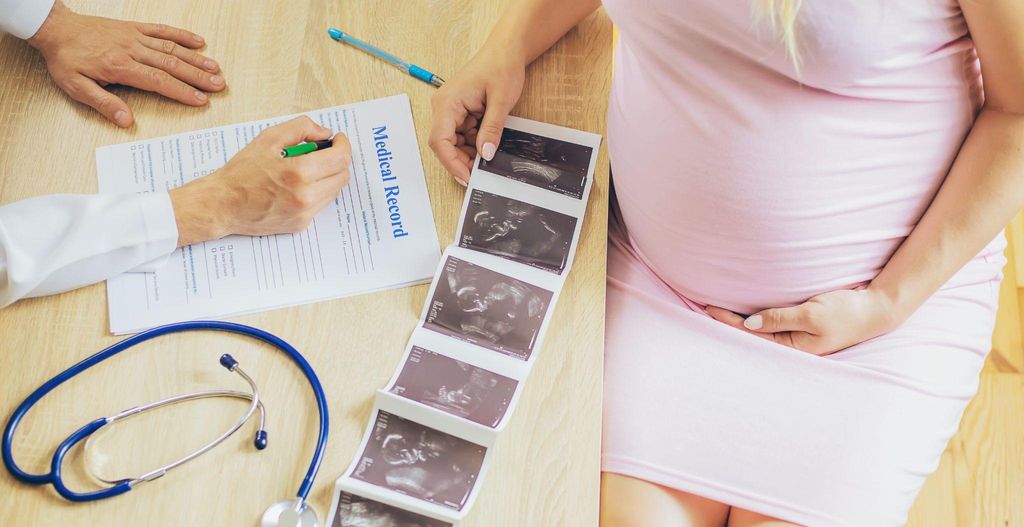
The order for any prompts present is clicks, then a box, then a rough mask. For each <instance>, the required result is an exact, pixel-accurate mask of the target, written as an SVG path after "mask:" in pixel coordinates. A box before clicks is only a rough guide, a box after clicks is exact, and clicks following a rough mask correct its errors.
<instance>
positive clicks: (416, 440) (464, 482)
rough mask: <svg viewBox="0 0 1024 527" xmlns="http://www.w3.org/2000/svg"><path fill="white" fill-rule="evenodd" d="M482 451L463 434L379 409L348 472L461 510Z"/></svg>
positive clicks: (470, 488)
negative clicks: (368, 434)
mask: <svg viewBox="0 0 1024 527" xmlns="http://www.w3.org/2000/svg"><path fill="white" fill-rule="evenodd" d="M486 452H487V449H486V448H484V447H482V446H480V445H477V444H475V443H471V442H469V441H466V440H465V439H460V438H458V437H455V436H452V435H449V434H446V433H444V432H438V431H437V430H434V429H433V428H430V427H427V426H423V425H421V424H419V423H417V422H415V421H410V420H408V419H403V418H401V417H399V416H397V415H394V414H390V413H388V412H384V411H378V412H377V419H376V420H375V422H374V423H373V430H372V431H371V432H370V439H369V441H367V443H366V448H364V449H363V452H362V454H360V459H359V464H358V465H356V469H355V470H354V471H353V472H352V477H353V478H356V479H360V480H363V481H366V482H368V483H372V484H374V485H379V486H381V487H384V488H388V489H391V490H394V491H396V492H400V493H402V494H406V495H408V496H412V497H414V498H419V499H421V500H424V501H429V502H431V503H437V504H439V505H443V506H446V507H451V508H453V509H455V510H462V507H464V506H465V505H466V501H467V500H468V499H469V494H470V492H471V491H472V490H473V485H474V484H475V483H476V480H477V478H478V477H479V476H480V467H481V466H482V465H483V462H484V454H485V453H486Z"/></svg>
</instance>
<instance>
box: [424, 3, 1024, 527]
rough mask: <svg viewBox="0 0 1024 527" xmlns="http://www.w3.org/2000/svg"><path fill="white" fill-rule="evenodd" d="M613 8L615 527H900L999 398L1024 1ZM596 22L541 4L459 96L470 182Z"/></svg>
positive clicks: (447, 95)
mask: <svg viewBox="0 0 1024 527" xmlns="http://www.w3.org/2000/svg"><path fill="white" fill-rule="evenodd" d="M605 5H606V8H607V9H608V12H609V14H610V15H611V17H612V19H613V20H614V22H615V23H616V24H617V25H618V28H619V30H620V41H619V44H618V49H617V52H616V56H615V60H616V64H615V69H616V71H615V79H614V82H613V88H612V94H611V103H610V109H609V123H608V147H609V151H610V156H611V162H612V173H613V184H614V189H615V191H616V194H617V198H616V200H615V202H614V203H613V204H612V205H613V217H612V225H611V229H610V230H611V235H610V239H609V246H608V248H609V255H608V306H607V308H608V309H607V313H608V315H607V334H606V345H607V351H606V362H605V401H604V404H605V406H604V407H605V411H604V444H603V471H604V476H603V482H602V513H601V517H602V523H603V525H605V526H606V527H616V526H658V527H674V526H689V525H701V526H703V525H718V526H723V525H729V526H750V525H789V524H791V523H797V524H808V525H849V526H889V525H901V524H902V523H903V522H905V521H906V517H907V512H908V510H909V508H910V506H911V503H912V502H913V501H914V498H915V496H916V495H917V493H918V491H919V490H920V489H921V486H922V484H923V483H924V481H925V479H926V478H927V476H928V474H930V473H931V472H932V471H934V470H935V468H936V467H937V465H938V460H939V456H940V454H941V453H942V451H943V449H944V447H945V445H946V443H947V441H948V440H949V438H950V436H951V435H952V434H953V433H954V432H955V431H956V429H957V425H958V422H959V420H960V417H961V414H962V413H963V410H964V407H965V406H966V404H967V402H968V400H969V399H970V398H971V397H972V396H973V395H974V393H975V391H976V389H977V385H978V373H979V371H980V369H981V367H982V362H983V361H984V358H985V355H986V353H987V351H988V349H989V347H990V337H991V331H992V326H993V320H994V313H995V309H996V297H997V291H998V282H999V278H1000V269H1001V267H1002V265H1003V263H1004V260H1003V257H1002V254H1001V252H1002V249H1003V247H1004V242H1003V236H1002V235H1001V233H1000V229H1001V228H1002V227H1003V226H1004V225H1005V224H1006V223H1008V222H1009V220H1010V219H1011V218H1012V217H1013V215H1014V214H1015V213H1016V212H1017V211H1018V210H1019V208H1020V207H1021V205H1022V204H1024V31H1022V30H1021V28H1024V3H1021V2H1020V1H1019V0H961V1H960V2H959V3H958V1H957V0H804V1H802V2H801V1H800V0H633V1H630V0H607V1H606V2H605ZM597 7H598V2H597V1H595V0H573V1H570V0H524V1H521V2H517V3H515V4H514V5H513V6H512V7H510V8H509V10H508V11H507V12H506V13H505V14H504V16H503V17H502V18H501V20H500V22H499V23H498V25H497V27H496V28H495V29H494V31H493V32H492V34H491V36H490V37H489V39H488V41H487V43H486V44H485V45H484V47H483V48H482V49H481V50H480V51H479V52H478V53H477V54H476V56H475V57H474V58H473V59H472V60H471V61H470V62H469V63H468V64H467V65H466V66H465V68H464V69H463V70H462V71H461V72H460V73H459V74H458V75H457V76H456V77H455V79H453V80H452V81H451V82H449V83H448V84H447V85H446V86H445V87H444V88H443V89H441V90H440V91H439V92H438V93H437V94H436V96H435V98H434V118H433V130H432V134H431V146H432V147H433V149H434V151H435V152H436V153H437V155H438V157H439V158H440V159H441V161H442V162H443V163H444V165H445V167H446V168H447V169H448V170H449V171H450V172H451V173H452V174H453V175H454V176H455V177H456V178H458V179H459V180H461V181H466V180H467V178H468V177H469V174H470V167H471V163H472V161H471V159H472V158H473V156H475V155H476V153H477V152H479V153H480V155H482V156H483V157H484V158H487V159H490V158H491V157H492V156H493V155H494V153H495V149H496V145H497V144H499V140H500V135H501V129H502V125H503V123H504V120H505V116H506V115H507V114H508V113H509V111H510V110H511V109H512V107H513V106H514V105H515V103H516V101H517V100H518V98H519V96H520V92H521V89H522V85H523V80H524V77H525V67H526V65H527V64H528V63H529V62H530V61H532V60H533V59H534V58H536V57H537V56H538V55H540V54H541V53H543V52H544V50H546V49H547V48H548V47H550V46H551V45H552V44H553V43H554V42H555V41H556V40H557V39H558V38H560V37H561V36H562V35H563V34H565V33H566V32H567V31H568V30H569V29H570V28H571V27H573V26H574V25H575V24H577V23H578V22H579V21H580V20H582V19H583V18H584V17H586V16H587V15H588V14H590V13H591V12H592V11H593V10H595V9H596V8H597ZM982 77H984V83H982Z"/></svg>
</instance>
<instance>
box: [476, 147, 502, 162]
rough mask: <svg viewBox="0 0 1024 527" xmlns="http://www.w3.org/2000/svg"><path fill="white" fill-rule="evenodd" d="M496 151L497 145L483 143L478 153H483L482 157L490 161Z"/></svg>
mask: <svg viewBox="0 0 1024 527" xmlns="http://www.w3.org/2000/svg"><path fill="white" fill-rule="evenodd" d="M497 151H498V147H497V146H494V143H484V149H483V151H481V152H480V153H481V154H483V156H484V159H486V160H488V161H490V160H492V159H494V154H495V153H496V152H497Z"/></svg>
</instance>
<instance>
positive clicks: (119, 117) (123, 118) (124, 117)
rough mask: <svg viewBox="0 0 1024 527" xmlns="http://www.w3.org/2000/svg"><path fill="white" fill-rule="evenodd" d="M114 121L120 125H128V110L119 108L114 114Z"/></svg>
mask: <svg viewBox="0 0 1024 527" xmlns="http://www.w3.org/2000/svg"><path fill="white" fill-rule="evenodd" d="M114 122H115V123H117V124H118V125H120V126H128V112H126V111H124V110H118V111H117V113H115V114H114Z"/></svg>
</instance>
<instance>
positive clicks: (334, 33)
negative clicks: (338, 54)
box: [327, 27, 344, 40]
mask: <svg viewBox="0 0 1024 527" xmlns="http://www.w3.org/2000/svg"><path fill="white" fill-rule="evenodd" d="M327 34H328V35H330V36H331V38H333V39H334V40H341V36H342V35H344V33H342V32H341V30H340V29H334V28H333V27H330V28H327Z"/></svg>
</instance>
